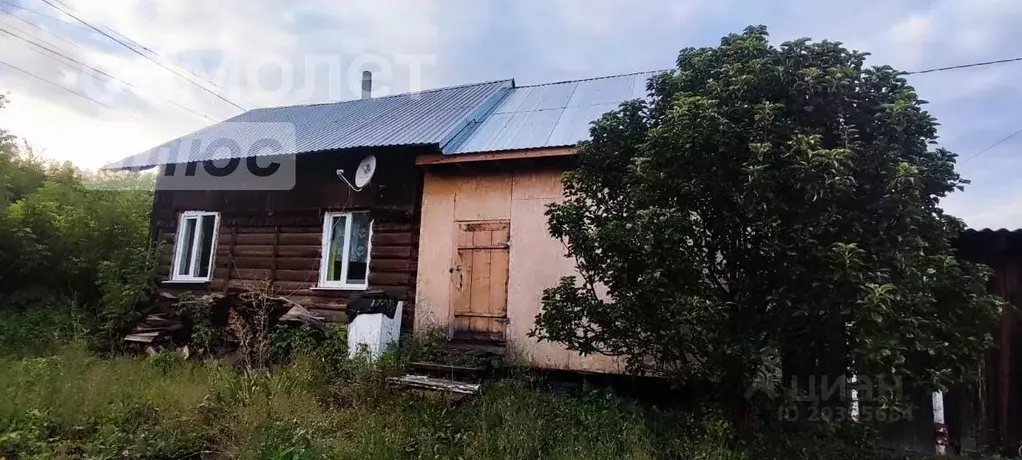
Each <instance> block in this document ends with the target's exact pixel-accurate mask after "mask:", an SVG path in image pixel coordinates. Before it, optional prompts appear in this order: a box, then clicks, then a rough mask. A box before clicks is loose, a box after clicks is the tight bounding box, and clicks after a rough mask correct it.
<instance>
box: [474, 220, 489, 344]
mask: <svg viewBox="0 0 1022 460" xmlns="http://www.w3.org/2000/svg"><path fill="white" fill-rule="evenodd" d="M490 233H491V232H490V231H488V230H475V231H473V232H472V244H473V245H474V246H481V245H489V244H490ZM471 302H472V303H471V305H470V311H472V312H473V313H486V312H489V311H490V251H489V250H485V249H473V250H472V300H471ZM472 330H473V331H478V332H483V331H488V330H489V321H488V320H487V319H485V318H478V317H476V318H472Z"/></svg>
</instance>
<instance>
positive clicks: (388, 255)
mask: <svg viewBox="0 0 1022 460" xmlns="http://www.w3.org/2000/svg"><path fill="white" fill-rule="evenodd" d="M416 255H417V254H416V253H415V250H414V249H413V248H412V246H378V245H377V244H376V238H373V250H372V258H373V262H376V260H378V259H409V258H412V257H415V256H416Z"/></svg>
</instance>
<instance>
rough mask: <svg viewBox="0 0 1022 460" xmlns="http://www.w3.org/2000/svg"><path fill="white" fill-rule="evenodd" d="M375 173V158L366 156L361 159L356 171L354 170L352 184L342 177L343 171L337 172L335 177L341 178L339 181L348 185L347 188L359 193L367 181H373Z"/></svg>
mask: <svg viewBox="0 0 1022 460" xmlns="http://www.w3.org/2000/svg"><path fill="white" fill-rule="evenodd" d="M375 173H376V156H375V155H366V157H365V158H363V159H362V162H360V163H359V164H358V169H356V170H355V183H354V184H352V183H351V181H349V180H348V178H347V177H345V176H344V170H343V169H338V170H337V177H339V178H341V180H343V181H344V183H345V184H348V187H350V188H351V189H352V190H354V191H356V192H361V191H362V189H363V188H365V186H366V185H368V184H369V181H371V180H372V179H373V175H374V174H375Z"/></svg>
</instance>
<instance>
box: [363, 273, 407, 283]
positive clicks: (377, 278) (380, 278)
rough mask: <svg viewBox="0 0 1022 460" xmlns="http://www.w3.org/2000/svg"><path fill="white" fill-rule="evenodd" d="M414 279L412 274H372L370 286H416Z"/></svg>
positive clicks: (370, 275)
mask: <svg viewBox="0 0 1022 460" xmlns="http://www.w3.org/2000/svg"><path fill="white" fill-rule="evenodd" d="M414 284H415V281H414V277H413V276H412V274H410V273H387V272H383V273H380V272H375V273H373V272H370V273H369V286H370V287H375V286H409V285H414Z"/></svg>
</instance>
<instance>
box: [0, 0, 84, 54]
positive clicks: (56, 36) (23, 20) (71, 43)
mask: <svg viewBox="0 0 1022 460" xmlns="http://www.w3.org/2000/svg"><path fill="white" fill-rule="evenodd" d="M0 3H3V2H2V1H0ZM0 11H2V12H3V13H4V14H6V15H8V16H10V17H12V18H14V19H17V20H19V21H21V22H23V23H25V24H27V25H29V26H32V27H34V28H36V29H39V30H41V31H43V32H46V33H47V34H50V35H52V36H53V37H55V38H57V39H59V40H60V41H62V42H64V43H67V44H69V45H71V46H74V47H75V48H78V47H79V46H78V44H77V43H75V42H73V41H71V40H68V39H66V38H64V37H61V36H60V35H57V34H55V33H53V32H51V31H49V30H46V29H45V28H43V27H41V26H40V25H39V24H36V23H34V22H31V21H28V20H26V19H25V18H23V17H21V16H18V15H16V14H14V13H13V12H10V11H7V10H5V9H3V8H0ZM75 26H76V27H78V26H77V25H75Z"/></svg>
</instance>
